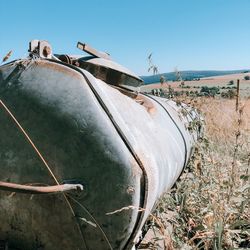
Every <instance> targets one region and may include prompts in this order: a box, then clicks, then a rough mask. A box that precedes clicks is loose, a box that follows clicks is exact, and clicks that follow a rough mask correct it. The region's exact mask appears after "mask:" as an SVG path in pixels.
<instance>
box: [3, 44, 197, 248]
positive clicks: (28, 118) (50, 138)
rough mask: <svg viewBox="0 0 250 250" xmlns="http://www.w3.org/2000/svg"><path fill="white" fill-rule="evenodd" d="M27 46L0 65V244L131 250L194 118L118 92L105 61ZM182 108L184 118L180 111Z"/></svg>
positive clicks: (124, 76) (176, 171) (170, 105)
mask: <svg viewBox="0 0 250 250" xmlns="http://www.w3.org/2000/svg"><path fill="white" fill-rule="evenodd" d="M78 47H79V48H80V49H82V50H84V51H85V52H87V53H88V54H89V55H90V56H87V57H83V56H81V55H80V56H71V55H66V54H64V55H58V54H53V53H52V47H51V46H50V44H49V43H48V42H46V41H42V40H33V41H31V43H30V48H29V56H28V57H27V58H24V59H18V60H14V61H12V62H10V63H7V64H5V65H2V66H1V67H0V121H1V122H0V133H1V136H0V166H1V167H0V211H1V212H0V220H1V226H0V241H1V244H3V245H4V246H5V247H7V246H8V248H9V249H25V250H31V249H32V250H33V249H45V250H55V249H70V250H71V249H88V250H90V249H93V250H96V249H103V250H106V249H123V250H126V249H132V248H134V247H135V245H136V243H137V242H138V239H139V236H140V234H141V230H142V227H143V225H144V223H145V222H146V220H147V218H148V216H149V214H150V213H151V212H152V210H153V209H154V207H155V205H156V204H157V201H158V200H159V198H160V197H161V195H162V194H163V193H164V192H165V191H166V190H168V189H170V188H171V187H172V185H173V184H174V183H175V181H176V180H177V178H178V177H179V175H180V173H181V172H182V170H183V168H184V167H185V165H186V164H187V161H188V159H189V156H190V154H191V151H192V147H193V145H194V143H195V141H196V140H197V138H198V136H199V129H197V130H195V129H194V130H189V129H188V125H189V124H190V122H193V121H194V120H195V119H198V118H199V116H198V114H197V113H196V112H195V111H194V110H193V109H191V108H189V107H187V106H185V105H184V104H183V105H182V107H179V106H178V105H176V103H175V102H173V101H171V100H168V99H164V98H160V97H155V96H149V95H148V96H147V95H143V94H140V93H138V92H134V91H131V90H129V89H127V88H124V85H130V86H140V85H141V84H142V80H141V79H140V78H139V77H138V76H136V75H135V74H134V73H132V72H131V71H130V70H128V69H126V68H125V67H123V66H121V65H119V64H117V63H115V62H114V61H112V60H111V58H110V56H109V55H107V54H106V53H102V52H99V51H97V50H95V49H93V48H91V47H90V46H88V45H86V44H82V43H78ZM183 108H184V109H185V110H186V111H187V112H186V115H185V116H184V115H183V114H182V113H183V112H181V109H183Z"/></svg>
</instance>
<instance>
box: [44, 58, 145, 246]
mask: <svg viewBox="0 0 250 250" xmlns="http://www.w3.org/2000/svg"><path fill="white" fill-rule="evenodd" d="M48 61H51V62H53V63H57V64H62V65H64V66H66V67H69V68H71V69H74V70H75V71H77V72H79V73H80V74H81V75H82V76H83V77H84V79H85V80H86V82H87V84H88V86H89V87H90V89H91V91H92V92H93V94H94V96H95V97H96V99H97V101H98V102H99V104H100V105H101V107H102V108H103V110H104V111H105V113H106V114H107V116H108V117H109V119H110V121H111V123H112V124H113V126H114V128H115V129H116V131H117V133H118V134H119V136H120V138H121V139H122V141H123V142H124V144H125V145H126V146H127V148H128V150H129V151H130V153H131V154H132V155H133V157H134V159H135V161H136V162H137V164H138V165H139V167H140V168H141V170H142V172H143V177H144V181H143V183H144V190H145V191H144V194H143V196H144V197H143V202H142V204H143V206H140V207H142V208H145V209H146V204H147V197H148V176H147V172H146V169H145V167H144V165H143V163H142V161H141V159H140V158H139V156H138V155H137V153H136V152H135V150H134V149H133V147H132V145H131V144H130V142H129V140H128V139H127V137H126V135H125V134H124V133H123V131H122V129H121V128H120V126H119V125H118V124H117V122H116V121H115V119H114V117H113V116H112V114H111V113H110V111H109V109H108V107H107V106H106V104H105V103H104V102H103V100H102V98H101V96H100V95H99V93H98V92H97V91H96V89H95V88H94V86H93V85H92V83H91V82H90V80H89V79H88V77H87V76H86V75H85V74H84V72H83V71H82V70H81V69H79V68H77V67H76V66H73V65H70V64H66V63H63V62H59V61H55V60H52V59H49V60H48ZM140 213H141V214H140V217H139V219H138V221H137V224H136V226H135V228H134V229H133V233H132V234H131V236H130V238H129V240H128V242H127V243H126V245H125V247H124V249H127V248H128V247H129V246H130V244H129V242H130V241H131V240H132V239H133V238H134V237H135V236H136V235H137V233H138V230H139V227H140V223H141V221H142V220H143V214H144V212H140Z"/></svg>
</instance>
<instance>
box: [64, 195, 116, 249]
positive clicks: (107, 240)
mask: <svg viewBox="0 0 250 250" xmlns="http://www.w3.org/2000/svg"><path fill="white" fill-rule="evenodd" d="M68 197H69V198H70V199H71V200H73V201H74V202H75V203H76V204H78V205H79V206H80V207H81V208H82V209H83V210H84V211H85V212H86V213H87V214H88V215H89V216H90V218H91V219H92V220H93V221H94V222H95V224H96V225H97V227H98V228H99V230H100V231H101V233H102V234H103V236H104V238H105V240H106V242H107V244H108V245H109V248H110V249H111V250H113V247H112V246H111V244H110V242H109V239H108V237H107V236H106V234H105V232H104V231H103V230H102V228H101V226H100V225H99V223H98V222H97V220H96V219H95V217H94V216H92V214H91V213H90V212H89V211H88V209H87V208H85V207H84V206H83V205H82V204H81V203H80V202H79V201H77V200H75V199H74V198H73V197H72V196H70V195H68Z"/></svg>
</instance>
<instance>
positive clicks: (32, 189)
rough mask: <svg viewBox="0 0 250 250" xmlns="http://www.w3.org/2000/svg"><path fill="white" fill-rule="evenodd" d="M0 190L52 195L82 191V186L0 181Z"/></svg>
mask: <svg viewBox="0 0 250 250" xmlns="http://www.w3.org/2000/svg"><path fill="white" fill-rule="evenodd" d="M0 190H3V191H10V192H16V193H25V194H54V193H63V192H67V191H72V190H77V191H83V185H82V184H63V185H55V186H29V185H21V184H16V183H11V182H3V181H0Z"/></svg>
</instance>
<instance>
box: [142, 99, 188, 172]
mask: <svg viewBox="0 0 250 250" xmlns="http://www.w3.org/2000/svg"><path fill="white" fill-rule="evenodd" d="M143 95H145V96H147V97H148V98H150V99H152V100H154V101H155V102H157V103H158V104H159V105H160V106H161V107H162V108H163V109H164V110H165V111H166V113H167V114H168V116H169V118H170V119H171V120H172V122H173V123H174V125H175V126H176V128H177V130H178V131H179V133H180V135H181V138H182V140H183V143H184V148H185V159H184V164H183V168H182V171H181V174H182V173H183V171H184V168H185V166H186V164H187V143H186V140H185V137H184V135H183V133H182V132H181V129H180V128H179V126H178V125H177V123H176V121H175V120H174V118H173V117H172V116H171V115H170V113H169V112H168V110H167V109H166V108H165V107H164V106H163V105H162V103H160V102H159V101H158V100H156V99H155V98H153V97H152V96H150V95H147V94H143ZM181 174H180V175H181Z"/></svg>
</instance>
